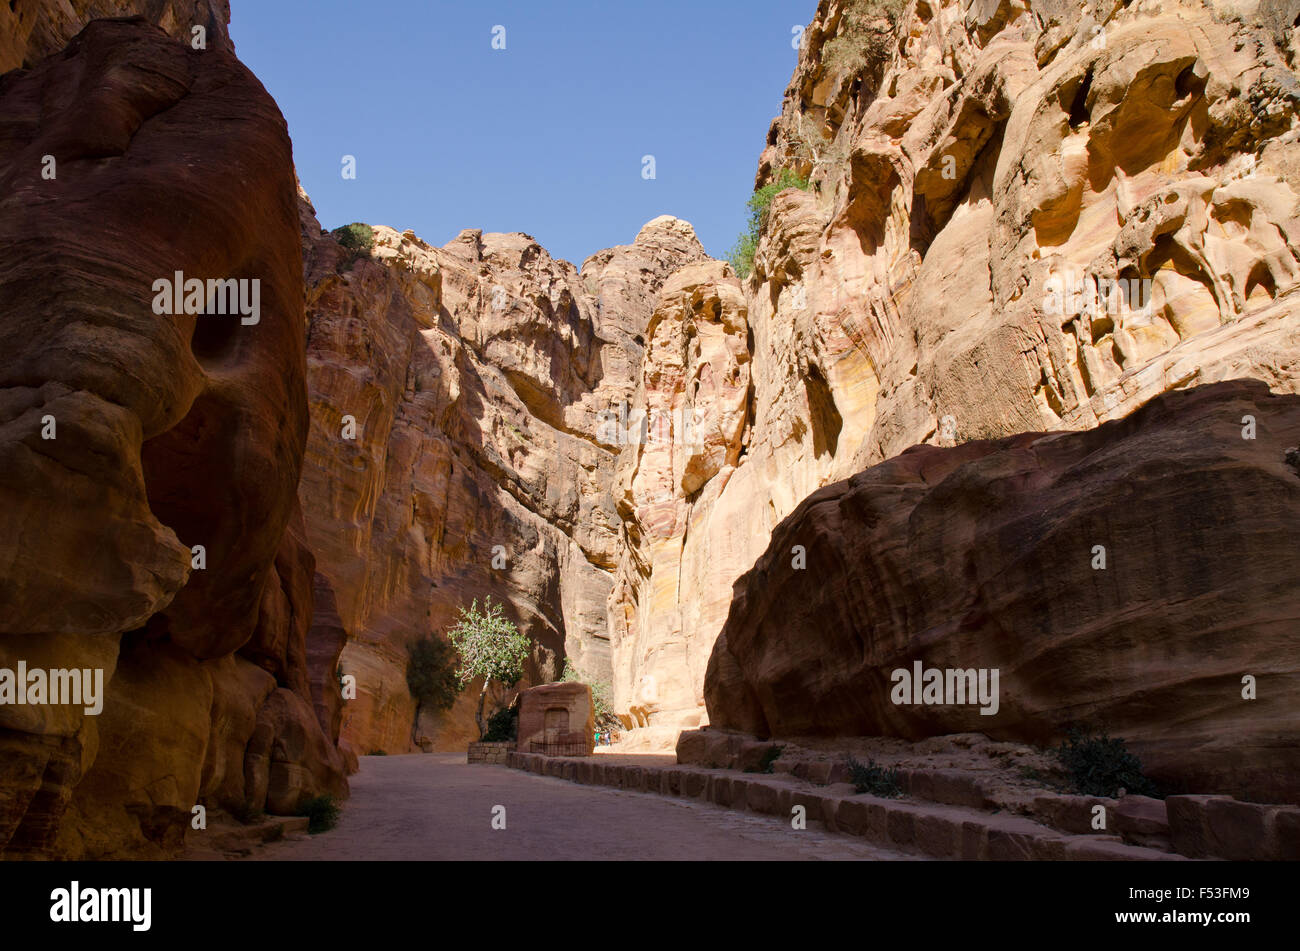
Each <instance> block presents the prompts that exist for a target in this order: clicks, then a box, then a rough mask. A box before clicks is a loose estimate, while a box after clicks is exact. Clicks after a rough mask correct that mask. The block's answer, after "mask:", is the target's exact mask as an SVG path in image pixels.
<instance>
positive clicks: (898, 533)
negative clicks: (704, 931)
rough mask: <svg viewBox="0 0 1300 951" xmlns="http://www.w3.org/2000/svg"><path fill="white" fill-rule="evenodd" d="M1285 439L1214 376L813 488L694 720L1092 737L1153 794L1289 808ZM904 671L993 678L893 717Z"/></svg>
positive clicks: (1251, 390)
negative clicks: (1154, 789) (1218, 796)
mask: <svg viewBox="0 0 1300 951" xmlns="http://www.w3.org/2000/svg"><path fill="white" fill-rule="evenodd" d="M1247 416H1249V417H1251V418H1252V419H1253V420H1254V422H1255V429H1254V430H1253V431H1252V430H1249V429H1244V428H1243V422H1242V420H1243V417H1247ZM1243 432H1245V433H1247V434H1248V435H1251V436H1252V438H1243ZM1298 444H1300V397H1297V396H1289V395H1288V396H1281V395H1276V394H1272V393H1270V392H1269V390H1268V388H1267V387H1266V386H1265V385H1264V384H1263V383H1260V382H1257V381H1230V382H1224V383H1217V384H1211V385H1208V386H1202V387H1196V388H1194V389H1192V390H1190V391H1186V392H1177V393H1168V394H1164V395H1162V396H1160V397H1157V398H1156V399H1155V400H1153V401H1152V402H1150V403H1148V404H1147V405H1145V406H1143V407H1142V408H1141V409H1139V410H1137V411H1136V412H1134V413H1133V414H1132V415H1130V416H1128V417H1126V418H1125V419H1123V420H1118V421H1114V422H1109V423H1105V424H1103V425H1102V426H1100V427H1099V428H1096V429H1092V430H1088V431H1086V432H1080V433H1051V434H1037V433H1029V434H1023V435H1019V436H1012V437H1009V438H1006V439H1001V440H994V441H984V440H977V441H972V442H968V443H964V444H963V445H961V446H958V447H954V448H939V447H934V446H919V447H915V448H913V449H909V450H908V451H906V452H904V453H902V454H901V455H899V456H896V457H895V458H893V459H890V460H889V461H888V462H885V463H882V464H880V465H878V466H875V467H873V468H871V469H868V470H866V471H865V472H862V473H859V474H858V475H855V476H853V477H852V478H850V479H848V480H847V481H844V482H838V483H836V484H834V485H831V486H827V487H826V488H824V489H821V490H819V491H817V492H814V493H813V494H812V495H811V496H809V497H808V498H807V499H805V500H804V501H803V502H802V503H801V504H800V505H799V507H798V508H797V509H796V510H795V512H794V513H793V514H792V515H791V516H790V517H789V518H788V519H786V520H785V521H784V522H782V523H781V525H780V526H779V527H778V528H777V530H776V532H775V533H774V534H773V536H772V540H771V544H770V545H769V546H768V549H767V551H766V552H765V553H764V554H763V556H762V557H761V558H759V560H758V562H757V564H755V566H754V567H753V569H752V570H751V571H749V572H748V573H746V574H745V575H744V576H742V577H741V578H740V580H739V581H738V582H737V583H736V588H735V600H734V602H733V603H732V607H731V613H730V615H729V617H728V618H727V622H726V626H725V627H724V629H723V634H722V636H721V637H720V638H719V640H718V642H717V646H716V649H715V651H714V654H713V658H712V660H711V662H710V666H709V672H708V677H707V680H706V685H705V695H706V698H707V701H708V710H709V716H710V720H711V722H712V724H713V725H714V726H718V727H722V728H730V729H735V730H741V731H744V732H749V733H755V734H759V735H762V736H772V735H776V736H800V735H824V736H896V737H902V738H905V739H911V740H919V739H924V738H926V737H929V736H936V735H941V734H946V733H967V732H979V733H984V734H987V735H988V736H991V737H993V738H995V739H1002V740H1019V741H1024V742H1031V743H1036V744H1039V745H1050V744H1052V743H1054V742H1056V741H1057V740H1059V738H1060V737H1061V736H1062V735H1064V733H1065V731H1066V729H1067V728H1068V727H1070V726H1072V725H1078V726H1089V727H1096V726H1097V725H1099V724H1104V725H1105V727H1106V728H1108V729H1109V730H1110V731H1111V732H1112V733H1116V734H1119V735H1122V736H1125V737H1127V738H1129V741H1130V743H1131V745H1132V747H1133V749H1134V750H1135V751H1137V752H1138V754H1139V755H1140V756H1141V759H1142V762H1143V764H1144V766H1145V767H1146V768H1147V771H1148V772H1149V774H1150V775H1151V776H1152V777H1153V778H1155V779H1157V780H1158V781H1160V782H1162V783H1163V784H1164V785H1165V786H1166V788H1167V789H1168V790H1169V791H1184V792H1185V791H1196V792H1201V791H1205V790H1211V789H1212V790H1216V791H1220V792H1227V793H1232V794H1235V795H1238V796H1241V797H1245V798H1257V799H1261V800H1262V801H1266V802H1284V801H1294V800H1295V799H1296V798H1297V797H1300V748H1297V746H1296V744H1295V737H1296V736H1297V733H1300V669H1297V657H1300V653H1298V652H1297V650H1296V647H1297V637H1296V634H1295V630H1294V620H1293V619H1294V618H1295V617H1296V615H1297V613H1298V612H1300V604H1298V603H1297V599H1298V597H1300V596H1298V595H1297V592H1296V587H1295V572H1296V563H1295V557H1294V547H1295V538H1294V530H1293V526H1295V525H1296V524H1297V518H1298V517H1300V468H1297V463H1298V462H1300V460H1298V459H1297V458H1296V456H1297V455H1298V454H1297V453H1296V450H1295V447H1296V446H1297V445H1298ZM1288 450H1290V455H1288ZM795 546H802V547H803V549H804V550H805V551H806V560H805V561H803V562H800V561H798V560H796V559H793V558H792V557H791V550H792V549H793V548H794V547H795ZM917 661H920V662H922V664H923V668H941V669H945V670H946V669H949V668H952V669H963V670H964V669H976V670H979V669H984V670H997V671H998V672H999V680H998V690H997V699H998V702H997V703H996V704H995V705H993V704H986V705H985V706H984V707H981V706H980V705H979V704H977V703H976V702H975V699H976V698H975V697H973V696H971V697H969V698H965V699H963V700H960V701H959V703H958V705H953V703H952V697H943V698H938V697H937V696H936V698H935V702H934V703H933V705H929V704H928V703H924V704H919V705H918V704H915V703H913V702H912V701H913V700H914V695H913V696H908V695H907V694H906V692H905V694H904V696H903V701H904V702H902V703H899V702H896V701H897V700H898V697H897V696H895V693H894V687H895V684H896V683H897V681H895V680H893V679H891V677H892V674H893V672H894V671H896V670H904V671H907V672H912V671H913V670H914V664H915V663H916V662H917ZM1247 676H1249V677H1250V678H1252V679H1253V687H1252V689H1251V690H1250V691H1249V692H1250V693H1251V694H1252V696H1251V698H1249V699H1247V698H1246V697H1245V696H1244V692H1245V685H1244V684H1243V678H1244V677H1247ZM961 704H965V705H961Z"/></svg>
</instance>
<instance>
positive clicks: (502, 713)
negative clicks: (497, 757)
mask: <svg viewBox="0 0 1300 951" xmlns="http://www.w3.org/2000/svg"><path fill="white" fill-rule="evenodd" d="M518 737H519V710H518V709H517V708H516V709H510V708H507V709H505V710H498V711H497V712H496V713H494V714H492V716H490V717H488V724H487V731H486V732H485V733H484V734H483V742H485V743H506V742H509V741H510V740H514V739H518Z"/></svg>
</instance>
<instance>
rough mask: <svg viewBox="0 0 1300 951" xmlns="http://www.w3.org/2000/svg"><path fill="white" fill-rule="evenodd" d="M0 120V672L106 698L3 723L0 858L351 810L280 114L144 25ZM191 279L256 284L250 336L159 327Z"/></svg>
mask: <svg viewBox="0 0 1300 951" xmlns="http://www.w3.org/2000/svg"><path fill="white" fill-rule="evenodd" d="M0 112H2V113H3V114H4V115H5V117H6V122H5V123H4V124H3V126H0V300H3V301H4V321H3V324H2V325H0V350H3V353H4V354H5V358H4V360H3V362H2V363H0V529H2V530H0V536H2V540H0V602H2V603H3V605H4V610H3V611H0V668H6V669H8V670H14V669H16V668H17V666H18V663H19V662H20V661H21V662H25V663H26V665H27V666H28V667H29V668H34V667H39V668H42V669H67V668H78V669H81V668H89V669H101V670H103V671H104V677H105V680H106V682H107V686H106V696H105V697H103V698H101V699H102V707H103V709H102V713H100V714H99V715H97V716H96V715H85V714H84V713H83V708H82V706H81V705H76V704H72V705H54V704H34V705H33V704H26V705H23V704H16V703H6V704H5V705H3V706H0V746H2V747H3V750H4V752H3V756H4V764H5V767H4V782H3V784H0V848H3V851H4V854H5V855H8V856H14V855H20V856H21V855H29V856H49V855H54V856H60V857H91V858H109V857H161V856H165V855H169V854H174V853H175V851H176V850H177V849H178V848H179V847H180V844H181V841H182V839H183V837H184V835H185V834H186V831H187V829H188V828H189V827H190V821H191V818H192V815H191V810H192V809H193V807H194V806H195V805H196V804H205V805H206V806H207V807H208V808H217V807H224V808H227V809H231V810H236V811H249V812H255V811H258V810H261V809H267V810H269V811H272V812H291V811H293V810H294V809H295V808H296V807H297V805H298V802H299V800H300V798H301V797H303V796H305V795H314V794H318V793H330V794H333V795H335V796H343V795H345V794H346V788H347V787H346V781H345V779H344V776H343V760H342V756H341V754H340V753H339V751H338V749H337V748H336V745H335V738H336V737H335V735H334V734H333V729H332V725H331V723H330V719H329V716H328V710H329V705H330V702H331V701H330V699H329V697H328V696H327V694H328V693H329V692H330V691H332V690H336V689H337V688H336V686H335V685H334V667H335V663H334V662H335V658H336V657H337V653H338V650H339V648H340V647H341V642H340V641H339V640H338V638H337V637H336V636H335V635H333V634H332V633H331V632H330V631H328V630H324V631H322V630H320V629H319V628H313V625H312V598H313V594H312V588H313V576H314V567H313V558H312V555H311V553H310V552H309V551H308V550H307V549H306V548H305V547H304V546H303V543H302V537H301V526H300V525H299V526H298V528H297V529H296V530H295V529H294V527H293V524H294V520H295V519H299V520H300V517H299V516H298V515H297V498H296V489H297V484H298V477H299V469H300V466H301V460H302V454H303V448H304V443H305V439H306V429H307V399H306V386H305V361H304V347H303V337H304V330H305V327H304V320H303V309H302V301H303V282H302V268H301V252H300V243H299V238H298V228H297V205H296V195H295V188H294V176H293V166H292V158H291V150H290V143H289V138H288V134H287V131H286V128H285V123H284V120H283V118H282V117H281V115H280V113H279V110H278V109H277V108H276V105H275V103H274V102H273V101H272V100H271V98H270V96H268V95H267V93H266V92H265V90H264V89H263V88H262V87H261V84H260V83H258V82H257V80H256V79H255V78H254V77H253V75H252V74H251V73H250V72H249V71H248V70H247V69H245V68H244V67H243V66H242V65H241V64H240V63H239V61H238V60H236V59H235V57H234V56H233V55H232V54H230V53H229V52H226V51H224V50H221V49H216V48H209V49H207V50H204V51H197V50H194V49H192V48H191V47H190V46H188V45H187V44H183V43H180V42H177V41H176V40H175V39H173V38H171V37H169V36H168V35H166V33H164V32H163V31H162V30H160V29H159V28H157V27H155V26H152V25H150V24H148V23H146V22H145V21H144V20H142V19H134V20H99V21H95V22H93V23H91V24H90V25H89V26H87V27H86V28H85V30H84V31H82V32H81V33H80V34H79V35H78V36H77V37H76V38H75V39H74V40H73V41H72V43H71V44H70V45H69V46H68V47H67V49H66V50H64V51H63V52H62V53H60V54H57V55H55V56H52V57H49V58H47V59H44V60H42V61H40V62H39V63H37V64H36V65H34V66H33V67H32V68H30V69H27V70H18V71H14V72H10V73H7V74H6V75H5V76H4V77H3V78H0ZM45 156H52V157H53V158H54V159H55V160H56V164H55V165H53V166H51V165H49V164H48V163H47V162H46V160H45ZM47 169H50V170H52V171H53V174H44V172H45V171H46V170H47ZM196 223H200V224H196ZM175 272H182V273H183V274H184V275H187V276H188V277H189V278H199V279H200V280H203V279H207V278H216V277H220V278H232V279H246V280H252V279H256V280H258V281H260V308H259V311H260V312H259V314H258V319H257V320H256V321H255V322H252V323H245V322H244V320H243V319H242V317H241V316H240V315H238V314H236V315H233V316H231V315H227V316H220V315H217V314H214V313H209V312H204V313H201V314H198V315H193V314H186V313H179V314H175V315H173V314H163V315H159V313H158V312H157V311H156V310H155V309H154V306H153V305H154V304H155V302H156V289H155V287H154V283H155V281H157V280H159V279H166V280H169V281H170V280H172V279H173V275H174V274H175ZM195 546H202V551H201V553H200V552H196V551H195V550H194V548H195ZM331 638H333V640H332V641H331ZM331 645H332V646H331ZM318 704H319V705H321V707H322V713H323V714H325V715H323V716H321V717H318V715H317V712H316V709H315V708H316V707H317V705H318Z"/></svg>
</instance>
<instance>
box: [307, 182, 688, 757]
mask: <svg viewBox="0 0 1300 951" xmlns="http://www.w3.org/2000/svg"><path fill="white" fill-rule="evenodd" d="M303 213H304V218H303V229H304V241H305V244H306V246H307V248H308V253H307V271H308V291H307V310H308V315H309V318H310V332H309V339H308V380H309V384H310V389H311V404H312V407H311V432H310V437H309V440H308V447H307V460H306V465H305V468H304V472H303V480H302V490H301V494H302V499H303V507H304V510H305V511H307V513H308V518H307V531H308V536H309V538H310V541H311V547H312V549H313V550H314V551H315V552H316V554H317V557H318V559H319V565H320V569H321V571H322V573H323V574H324V575H325V576H327V578H328V579H329V582H330V584H331V586H332V588H333V591H334V594H335V596H336V599H337V612H338V617H339V619H340V621H341V623H342V626H343V627H344V628H345V629H346V630H347V631H348V633H349V636H350V640H349V642H348V646H347V648H346V650H345V651H344V654H343V659H342V667H343V669H344V671H345V672H346V674H349V675H352V676H355V677H356V678H357V684H358V695H357V699H356V700H352V701H349V702H348V703H347V704H346V706H345V710H344V714H343V716H344V724H343V735H344V737H345V738H347V739H348V740H349V742H350V743H351V745H352V747H353V749H355V750H356V751H357V752H359V753H368V752H370V751H372V750H375V749H382V750H385V751H386V752H394V753H396V752H406V751H408V750H410V749H412V748H413V747H421V748H429V749H432V748H437V749H445V750H454V749H464V747H465V744H466V743H467V742H468V741H470V740H476V739H478V736H477V732H476V728H475V726H474V707H475V704H476V700H477V695H478V689H477V686H473V687H471V689H468V690H467V691H466V692H465V694H464V695H462V697H461V698H460V699H458V700H457V702H456V705H455V706H454V707H453V708H452V710H451V711H449V712H448V713H446V714H438V713H427V714H425V715H423V716H422V717H421V723H420V724H418V725H415V728H414V729H413V720H414V718H415V703H414V701H413V700H412V699H411V697H410V695H409V692H408V690H407V686H406V679H405V671H406V665H407V658H408V653H407V647H408V645H409V643H410V642H411V641H412V640H413V639H415V638H417V637H419V636H422V635H425V634H430V633H435V634H437V635H438V636H442V632H444V631H445V630H446V628H447V627H449V626H450V625H451V624H452V623H453V622H454V621H455V619H456V615H457V609H458V608H459V607H460V606H461V605H465V606H468V605H469V604H470V602H471V601H473V600H474V599H479V600H480V601H482V599H483V598H484V597H485V596H487V595H491V596H492V597H494V598H495V599H496V600H498V601H503V602H505V603H506V605H507V608H508V612H507V613H508V614H509V615H510V617H511V619H512V620H514V621H515V622H516V623H517V624H518V625H519V628H520V630H521V631H522V632H523V633H525V634H527V635H528V636H529V637H530V638H532V639H533V641H534V644H535V648H534V652H533V655H532V657H531V658H530V660H529V663H528V665H527V670H526V676H525V680H524V681H523V684H525V685H526V684H529V683H546V682H549V681H552V680H556V679H558V678H559V676H560V675H561V673H562V671H563V660H564V658H566V657H568V658H571V659H572V660H573V661H574V662H575V664H576V665H577V666H578V668H579V669H580V670H582V671H583V672H584V673H586V674H587V675H589V676H590V677H593V678H597V679H601V680H609V679H610V655H609V638H608V628H607V621H606V608H605V605H606V598H607V596H608V594H609V591H610V589H611V586H612V584H613V572H614V569H615V566H616V565H617V562H618V551H619V531H620V519H619V515H618V513H617V511H616V510H615V506H614V497H613V491H612V483H613V479H614V474H615V462H616V459H617V452H618V450H619V446H620V439H619V437H618V432H617V431H616V427H615V426H613V425H611V420H613V419H615V418H616V417H617V413H616V412H612V410H614V409H615V408H616V407H617V406H619V405H620V404H626V403H627V402H628V401H629V400H630V398H631V395H632V393H633V391H634V390H635V388H636V377H635V374H636V372H637V371H638V370H639V368H640V366H641V363H642V355H643V350H644V346H645V339H646V334H647V325H648V324H649V323H650V322H651V311H652V307H653V300H654V297H655V295H656V293H657V291H658V288H659V285H660V284H661V283H662V282H663V280H664V279H665V278H666V277H667V276H668V275H669V274H670V273H671V272H673V271H675V270H677V269H678V268H679V267H681V266H682V265H683V264H685V263H687V262H690V261H694V260H701V259H703V258H704V257H705V255H704V252H703V250H702V249H701V248H700V245H699V242H698V241H697V240H696V238H695V234H694V232H693V231H692V230H691V228H690V226H689V225H688V224H686V223H685V222H682V221H679V220H677V219H675V218H670V217H664V218H659V219H656V220H655V221H652V222H650V223H649V224H647V225H646V226H645V228H643V229H642V231H641V233H640V234H639V235H638V236H637V238H636V240H635V241H634V242H633V243H632V244H631V245H625V246H622V247H618V248H613V249H610V250H607V251H603V252H600V253H599V254H597V255H594V256H593V257H592V258H590V259H588V261H587V262H585V263H584V266H583V268H582V271H581V274H579V272H578V270H577V269H576V268H575V267H574V266H573V265H571V264H569V263H568V262H566V261H557V260H555V259H553V258H551V257H550V256H549V255H548V254H547V253H546V251H545V250H543V249H542V248H541V247H540V246H539V245H538V244H537V243H536V242H535V241H534V240H533V239H532V238H530V237H528V236H527V235H522V234H483V233H481V232H478V231H466V232H464V233H462V234H461V235H460V236H459V237H458V238H457V239H456V240H454V241H452V242H450V243H449V244H447V245H446V246H445V247H442V248H433V247H430V246H429V245H428V244H426V243H424V242H423V241H421V240H420V239H419V238H418V237H416V236H415V235H414V234H413V233H412V232H406V233H404V234H399V233H397V232H396V231H393V230H392V229H391V228H385V227H382V226H377V227H375V228H374V236H375V247H374V249H373V251H372V252H371V253H370V254H369V255H362V256H361V257H360V258H359V259H357V260H355V261H353V260H351V259H350V256H349V255H347V253H346V252H344V250H343V249H342V248H341V247H340V246H339V244H338V243H337V242H336V241H335V240H334V239H333V238H332V237H330V236H322V235H321V234H320V228H319V225H318V224H317V222H316V220H315V218H314V215H313V214H312V212H311V209H310V206H309V205H306V204H304V212H303ZM349 418H350V420H349Z"/></svg>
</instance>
